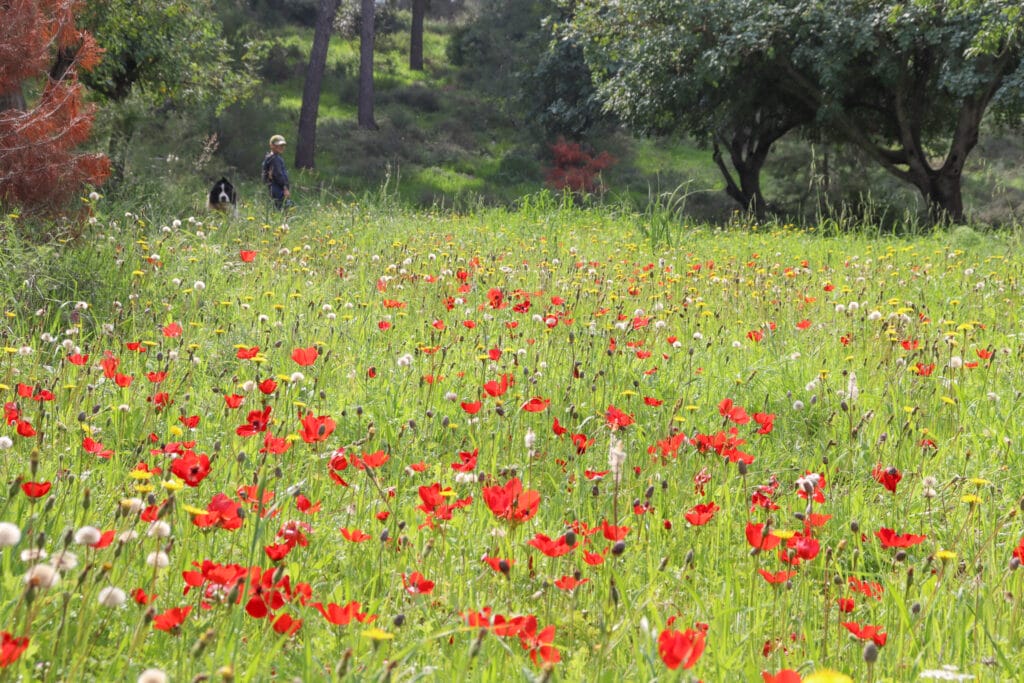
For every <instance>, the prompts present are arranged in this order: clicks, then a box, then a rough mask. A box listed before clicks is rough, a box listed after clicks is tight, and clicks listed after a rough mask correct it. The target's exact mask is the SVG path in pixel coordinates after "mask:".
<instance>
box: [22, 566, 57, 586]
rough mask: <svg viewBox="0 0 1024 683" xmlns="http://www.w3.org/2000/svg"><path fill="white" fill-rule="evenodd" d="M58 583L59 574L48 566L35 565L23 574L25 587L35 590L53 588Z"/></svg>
mask: <svg viewBox="0 0 1024 683" xmlns="http://www.w3.org/2000/svg"><path fill="white" fill-rule="evenodd" d="M58 583H60V574H58V573H57V570H56V569H54V568H53V567H51V566H50V565H48V564H37V565H33V566H31V567H29V569H28V571H27V572H25V585H26V586H35V587H36V588H53V587H54V586H56V585H57V584H58Z"/></svg>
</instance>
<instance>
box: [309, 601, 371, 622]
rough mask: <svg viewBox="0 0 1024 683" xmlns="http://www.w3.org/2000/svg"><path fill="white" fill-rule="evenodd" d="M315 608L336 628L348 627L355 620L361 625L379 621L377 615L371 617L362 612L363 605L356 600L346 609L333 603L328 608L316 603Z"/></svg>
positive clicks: (346, 606)
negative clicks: (360, 609)
mask: <svg viewBox="0 0 1024 683" xmlns="http://www.w3.org/2000/svg"><path fill="white" fill-rule="evenodd" d="M313 607H315V608H316V610H317V611H318V612H320V614H322V615H324V619H326V620H327V621H328V622H329V623H331V624H334V625H335V626H347V625H348V624H349V623H351V622H352V620H353V619H355V620H356V621H358V622H359V623H361V624H368V623H371V622H373V621H375V620H376V619H377V615H376V614H372V615H371V614H365V613H363V612H360V611H359V608H360V607H362V605H360V604H359V603H358V602H356V601H354V600H353V601H352V602H350V603H348V604H347V605H345V606H344V607H342V606H341V605H337V604H335V603H333V602H332V603H328V605H327V607H324V606H323V604H322V603H319V602H315V603H313Z"/></svg>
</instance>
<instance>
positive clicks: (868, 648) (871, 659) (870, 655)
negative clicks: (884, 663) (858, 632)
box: [863, 641, 878, 664]
mask: <svg viewBox="0 0 1024 683" xmlns="http://www.w3.org/2000/svg"><path fill="white" fill-rule="evenodd" d="M863 657H864V661H865V662H867V663H868V664H874V663H875V662H877V661H878V646H877V645H875V644H874V642H871V641H868V643H867V644H866V645H865V646H864V653H863Z"/></svg>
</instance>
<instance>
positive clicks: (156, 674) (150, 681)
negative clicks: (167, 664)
mask: <svg viewBox="0 0 1024 683" xmlns="http://www.w3.org/2000/svg"><path fill="white" fill-rule="evenodd" d="M169 680H170V679H169V678H168V677H167V674H165V673H164V672H163V671H161V670H160V669H146V670H145V671H143V672H142V673H140V674H139V679H138V681H136V683H167V682H168V681H169Z"/></svg>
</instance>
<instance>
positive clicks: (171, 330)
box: [161, 323, 182, 338]
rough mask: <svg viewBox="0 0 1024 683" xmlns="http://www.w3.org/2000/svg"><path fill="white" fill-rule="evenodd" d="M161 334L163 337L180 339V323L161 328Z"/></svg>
mask: <svg viewBox="0 0 1024 683" xmlns="http://www.w3.org/2000/svg"><path fill="white" fill-rule="evenodd" d="M161 332H163V335H164V336H165V337H171V338H174V337H180V336H181V333H182V329H181V324H180V323H171V324H169V325H164V327H163V328H162V330H161Z"/></svg>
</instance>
